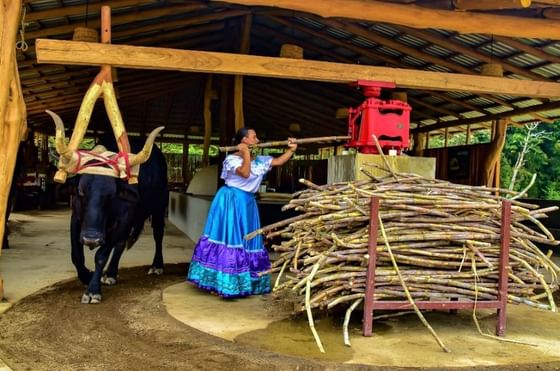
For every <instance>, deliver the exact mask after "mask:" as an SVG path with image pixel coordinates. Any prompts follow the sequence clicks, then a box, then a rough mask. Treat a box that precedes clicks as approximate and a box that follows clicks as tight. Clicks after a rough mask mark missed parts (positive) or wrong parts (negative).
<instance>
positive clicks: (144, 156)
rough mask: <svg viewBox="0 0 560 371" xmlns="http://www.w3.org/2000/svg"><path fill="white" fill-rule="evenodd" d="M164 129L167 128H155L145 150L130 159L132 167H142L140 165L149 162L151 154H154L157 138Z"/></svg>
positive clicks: (147, 140) (145, 145)
mask: <svg viewBox="0 0 560 371" xmlns="http://www.w3.org/2000/svg"><path fill="white" fill-rule="evenodd" d="M163 129H165V127H164V126H160V127H158V128H155V129H154V130H153V131H152V132H151V133H150V135H149V136H148V139H146V143H145V144H144V148H142V150H141V151H140V152H138V153H137V154H136V155H135V156H134V157H133V158H131V159H130V166H135V165H140V164H143V163H144V162H146V161H147V160H148V158H149V157H150V154H151V153H152V147H153V145H154V142H155V140H156V137H157V136H158V135H159V133H160V132H161V131H162V130H163Z"/></svg>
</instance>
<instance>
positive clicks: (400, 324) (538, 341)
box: [0, 210, 560, 371]
mask: <svg viewBox="0 0 560 371" xmlns="http://www.w3.org/2000/svg"><path fill="white" fill-rule="evenodd" d="M69 219H70V212H69V211H68V210H57V211H43V212H31V213H15V214H13V215H12V217H11V218H10V220H11V225H12V228H13V229H14V230H15V232H14V234H13V235H12V237H11V240H10V243H11V245H12V248H11V249H9V250H5V251H3V253H2V255H1V256H0V274H1V275H2V277H3V279H4V282H5V296H6V298H7V302H6V303H0V313H2V308H3V309H4V310H5V309H7V308H8V307H9V306H11V305H12V304H13V303H15V302H16V301H18V300H20V299H21V298H23V297H25V296H27V295H29V294H32V293H34V292H36V291H38V290H40V289H43V288H45V287H48V286H49V285H52V284H53V283H56V282H58V281H61V280H66V279H75V271H74V267H73V266H72V263H71V261H70V256H69V251H70V248H69ZM164 246H165V248H164V256H165V261H166V262H167V263H180V262H181V263H182V262H185V261H187V260H189V259H190V257H191V255H192V247H193V242H192V241H191V240H190V239H188V238H186V237H185V236H184V234H182V233H181V232H180V231H179V230H178V229H177V228H175V227H174V226H173V225H172V224H171V223H168V225H167V227H166V237H165V240H164ZM152 254H153V247H152V238H151V228H149V226H148V225H147V228H146V229H145V231H144V235H143V236H142V237H141V238H140V239H139V241H138V243H137V245H135V246H134V248H133V249H131V250H130V251H127V252H126V253H125V255H124V256H123V259H122V266H125V267H127V266H138V265H148V264H149V263H151V259H152ZM87 259H88V261H90V262H91V260H92V258H91V253H90V257H88V258H87ZM163 300H164V303H165V305H166V308H167V310H168V313H169V314H170V315H172V316H174V317H175V318H177V319H179V320H180V321H182V322H184V323H186V324H187V325H189V326H191V327H194V328H197V329H199V330H201V331H204V332H207V333H209V334H212V335H215V336H218V337H221V338H224V339H226V340H229V341H233V342H238V343H241V344H246V345H248V346H251V347H258V348H261V349H265V350H269V351H273V352H278V353H283V354H288V355H294V356H299V357H304V358H312V359H321V360H329V361H336V362H343V363H360V364H369V365H377V366H401V367H418V366H422V367H461V366H463V367H464V366H471V367H472V366H492V365H502V366H504V365H510V364H535V363H546V362H553V361H559V360H560V314H558V313H550V312H543V311H539V310H536V309H532V308H528V307H525V306H514V305H510V306H508V322H507V338H508V339H514V340H518V341H522V342H526V343H532V344H533V345H532V346H531V345H522V344H512V343H505V342H500V341H497V340H494V339H490V338H485V337H482V336H481V335H479V334H478V332H477V331H476V328H475V326H474V324H473V322H472V318H471V317H472V313H470V312H469V311H461V312H459V313H458V314H457V315H451V314H448V313H436V312H432V313H428V314H427V319H428V321H429V322H430V324H431V325H432V327H434V329H435V330H436V332H437V333H438V335H439V337H440V338H441V339H442V341H443V342H444V343H445V344H446V345H447V347H448V348H450V349H451V353H444V352H443V351H442V350H441V349H440V348H439V347H438V345H437V344H436V343H435V341H434V339H433V338H432V337H431V335H430V334H429V332H428V331H427V330H426V329H425V328H424V327H423V325H422V324H421V323H420V321H419V320H418V318H416V316H415V315H414V314H411V315H405V316H401V317H395V318H390V319H384V320H381V321H378V322H376V323H375V324H374V335H373V337H371V338H364V337H362V336H361V329H360V327H361V325H360V318H359V316H360V314H359V312H356V314H355V315H354V317H355V318H353V320H352V322H351V324H350V337H351V341H352V347H345V346H344V345H343V341H342V332H341V323H340V320H339V319H338V318H334V317H329V318H325V319H322V320H321V321H319V322H318V323H317V330H318V332H319V335H320V336H321V339H322V340H323V343H324V346H325V350H326V354H321V353H320V352H319V351H318V350H317V347H316V345H315V341H314V339H313V337H312V335H311V332H310V330H309V327H308V324H307V320H306V319H305V318H303V319H298V320H292V319H288V318H287V316H286V315H285V314H282V313H279V312H278V308H276V307H274V306H273V305H272V304H271V301H270V300H269V298H268V297H266V296H256V297H251V298H245V299H240V300H223V299H220V298H218V297H215V296H212V295H209V294H207V293H205V292H202V291H200V290H198V289H197V288H195V287H193V286H191V285H189V284H187V283H184V282H181V283H178V284H176V285H173V286H170V287H168V288H167V289H166V290H165V291H164V295H163ZM101 305H102V304H101ZM477 314H478V318H479V320H480V322H481V325H482V328H483V330H485V331H487V330H489V331H493V328H494V324H495V321H494V316H493V314H492V313H491V312H489V311H478V312H477ZM7 369H8V368H7V366H5V365H3V363H2V362H1V360H0V371H4V370H7Z"/></svg>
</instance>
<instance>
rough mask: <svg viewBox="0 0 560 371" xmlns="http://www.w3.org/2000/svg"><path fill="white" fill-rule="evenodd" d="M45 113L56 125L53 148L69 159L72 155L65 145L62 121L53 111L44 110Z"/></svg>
mask: <svg viewBox="0 0 560 371" xmlns="http://www.w3.org/2000/svg"><path fill="white" fill-rule="evenodd" d="M45 112H46V113H48V114H49V116H51V117H52V119H53V121H54V124H55V126H56V139H55V148H56V151H57V152H58V154H59V155H60V156H62V157H65V158H67V159H70V158H71V157H72V153H71V151H69V150H68V147H67V146H66V136H65V135H64V122H62V119H61V118H60V116H59V115H57V114H56V113H54V112H53V111H49V110H46V111H45Z"/></svg>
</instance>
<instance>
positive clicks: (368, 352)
mask: <svg viewBox="0 0 560 371" xmlns="http://www.w3.org/2000/svg"><path fill="white" fill-rule="evenodd" d="M163 301H164V303H165V306H166V308H167V311H168V313H169V314H170V315H172V316H173V317H175V318H176V319H178V320H179V321H181V322H183V323H185V324H187V325H189V326H191V327H194V328H196V329H198V330H200V331H203V332H206V333H209V334H211V335H214V336H218V337H221V338H223V339H226V340H229V341H233V342H237V343H240V344H245V345H248V346H252V347H258V348H261V349H265V350H269V351H273V352H277V353H281V354H287V355H292V356H298V357H304V358H312V359H320V360H325V361H336V362H343V363H354V364H366V365H375V366H394V367H469V366H470V367H473V366H507V365H523V364H538V363H541V364H543V363H547V362H555V361H556V362H558V361H559V360H560V314H558V313H552V312H545V311H541V310H538V309H533V308H529V307H527V306H518V305H509V306H508V309H507V310H508V312H507V329H506V333H507V336H506V338H507V339H512V340H516V341H521V342H525V343H531V344H533V345H524V344H514V343H508V342H502V341H498V340H494V339H491V338H487V337H483V336H481V335H480V334H479V333H478V331H477V330H476V327H475V325H474V323H473V320H472V312H470V311H460V312H459V313H458V314H450V313H444V312H429V313H426V318H427V320H428V321H429V323H430V324H431V326H432V327H433V328H434V330H435V331H436V332H437V334H438V336H439V337H440V339H441V340H442V341H443V342H444V344H445V345H446V346H447V347H448V348H449V349H450V350H451V353H445V352H443V351H442V350H441V348H440V347H439V346H438V345H437V344H436V342H435V340H434V338H433V337H432V336H431V335H430V333H429V332H428V330H427V329H426V328H425V327H424V326H423V325H422V324H421V322H420V320H419V319H418V318H417V317H416V315H415V314H414V313H412V314H407V315H404V316H399V317H393V318H388V319H383V320H378V321H377V322H375V323H374V326H373V329H374V330H373V331H374V334H373V336H372V337H370V338H366V337H363V336H362V335H361V318H359V317H360V316H361V312H359V311H356V312H355V313H354V315H353V317H354V318H353V320H352V321H351V323H350V340H351V342H352V346H351V347H346V346H344V344H343V339H342V324H341V320H340V318H333V317H330V318H324V319H321V320H320V321H318V322H317V323H316V327H317V331H318V332H319V335H320V337H321V340H322V341H323V344H324V347H325V351H326V353H325V354H322V353H320V352H319V350H318V348H317V346H316V344H315V341H314V339H313V336H312V334H311V331H310V330H309V327H308V324H307V319H306V318H301V319H295V320H294V319H290V318H288V317H287V316H286V315H282V314H279V313H276V312H275V310H274V308H273V307H271V302H270V300H268V299H267V298H266V297H263V296H254V297H249V298H245V299H236V300H224V299H221V298H219V297H216V296H213V295H210V294H208V293H206V292H204V291H201V290H199V289H197V288H196V287H194V286H191V285H189V284H187V283H180V284H176V285H173V286H170V287H168V288H167V289H166V290H165V291H164V293H163ZM477 318H478V319H479V322H480V324H481V327H482V329H483V331H486V332H487V333H491V334H493V331H494V327H495V315H494V314H493V312H491V311H488V310H479V311H477Z"/></svg>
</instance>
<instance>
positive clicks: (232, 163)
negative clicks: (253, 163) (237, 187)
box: [221, 155, 243, 179]
mask: <svg viewBox="0 0 560 371" xmlns="http://www.w3.org/2000/svg"><path fill="white" fill-rule="evenodd" d="M241 165H243V159H242V158H241V157H239V156H235V155H228V156H227V157H226V159H225V160H224V163H223V166H222V175H221V178H222V179H228V178H230V177H231V176H232V175H235V169H237V168H238V167H240V166H241Z"/></svg>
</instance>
